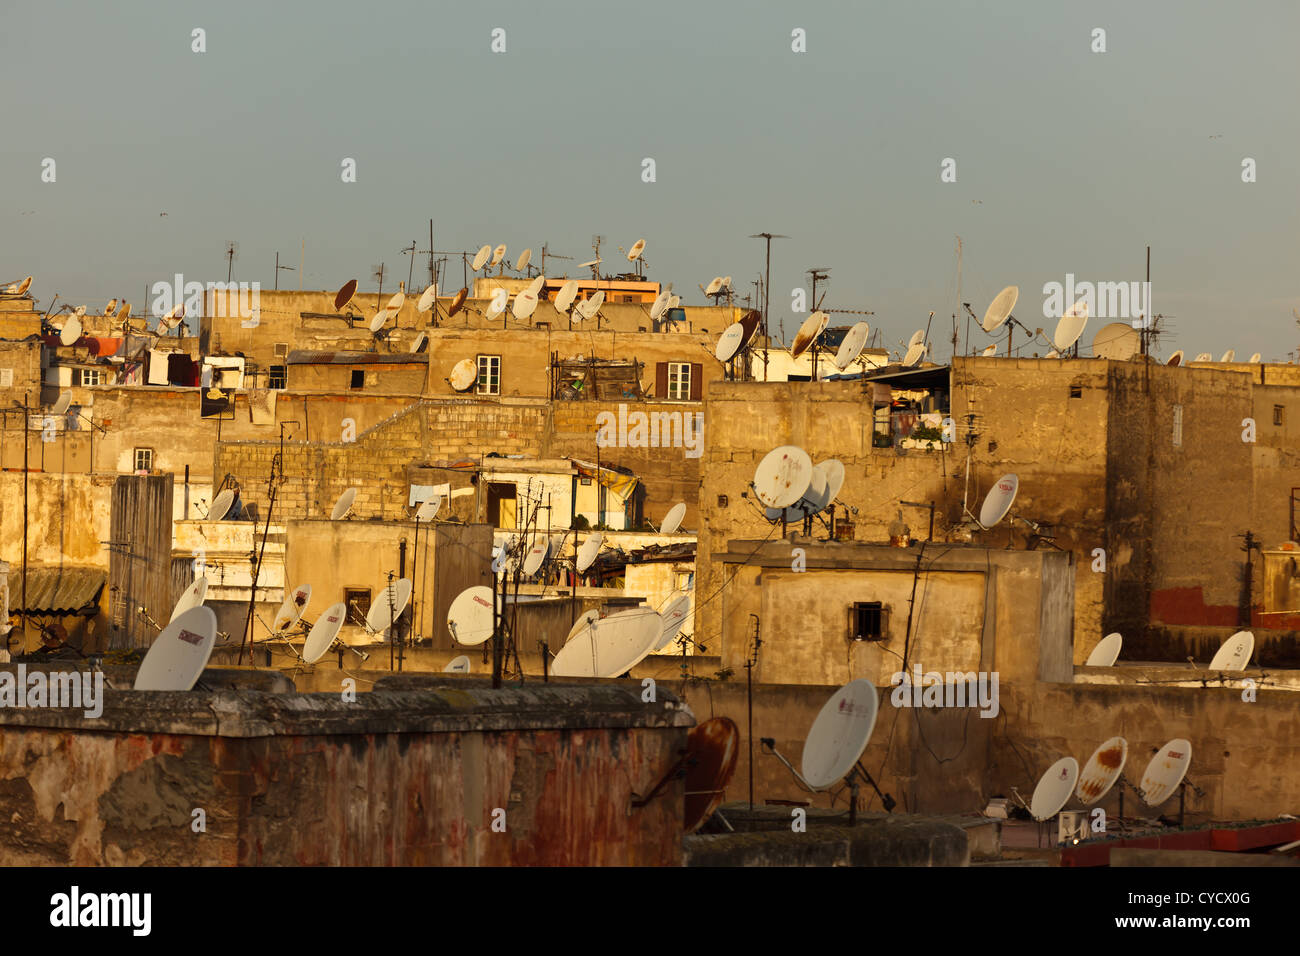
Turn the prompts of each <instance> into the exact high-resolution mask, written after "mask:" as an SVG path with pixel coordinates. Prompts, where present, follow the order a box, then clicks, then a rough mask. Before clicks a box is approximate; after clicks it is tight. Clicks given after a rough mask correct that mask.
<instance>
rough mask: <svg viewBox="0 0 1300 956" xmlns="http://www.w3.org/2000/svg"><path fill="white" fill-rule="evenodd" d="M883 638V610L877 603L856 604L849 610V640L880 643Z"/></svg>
mask: <svg viewBox="0 0 1300 956" xmlns="http://www.w3.org/2000/svg"><path fill="white" fill-rule="evenodd" d="M884 638H885V608H884V605H883V604H881V603H880V602H879V601H865V602H862V601H860V602H858V603H857V604H854V605H852V606H851V607H850V608H849V639H850V640H854V641H882V640H884Z"/></svg>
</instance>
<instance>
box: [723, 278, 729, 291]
mask: <svg viewBox="0 0 1300 956" xmlns="http://www.w3.org/2000/svg"><path fill="white" fill-rule="evenodd" d="M722 287H723V288H724V289H730V288H731V276H723V277H722Z"/></svg>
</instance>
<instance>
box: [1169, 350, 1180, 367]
mask: <svg viewBox="0 0 1300 956" xmlns="http://www.w3.org/2000/svg"><path fill="white" fill-rule="evenodd" d="M1165 364H1166V365H1170V366H1173V365H1182V364H1183V350H1182V349H1179V350H1178V351H1177V352H1175V353H1174V354H1173V355H1171V356H1169V361H1168V362H1166V363H1165Z"/></svg>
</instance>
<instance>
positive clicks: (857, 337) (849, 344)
mask: <svg viewBox="0 0 1300 956" xmlns="http://www.w3.org/2000/svg"><path fill="white" fill-rule="evenodd" d="M870 333H871V326H870V325H868V324H867V323H866V322H859V323H857V324H856V325H855V326H853V328H851V329H849V331H848V333H847V334H846V335H845V336H844V340H843V341H842V342H840V350H839V351H838V352H836V353H835V367H836V368H837V369H839V370H840V371H841V372H842V371H844V370H845V369H846V368H848V367H849V365H850V364H851V363H852V362H853V360H854V359H856V358H857V357H858V356H859V355H861V354H862V350H863V349H864V348H866V345H867V336H868V335H869V334H870Z"/></svg>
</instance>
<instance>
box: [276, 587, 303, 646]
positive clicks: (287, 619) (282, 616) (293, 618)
mask: <svg viewBox="0 0 1300 956" xmlns="http://www.w3.org/2000/svg"><path fill="white" fill-rule="evenodd" d="M310 601H311V585H310V584H300V585H298V586H297V587H296V588H294V589H293V590H292V591H291V592H289V593H288V594H287V595H285V598H284V602H283V603H282V604H281V605H280V610H278V611H276V612H275V620H274V621H272V622H271V630H272V631H274V632H276V633H277V634H278V633H280V632H281V631H287V630H289V628H291V627H293V626H294V625H295V624H297V623H298V621H299V620H301V619H302V614H303V612H304V611H306V610H307V605H308V603H309V602H310Z"/></svg>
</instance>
